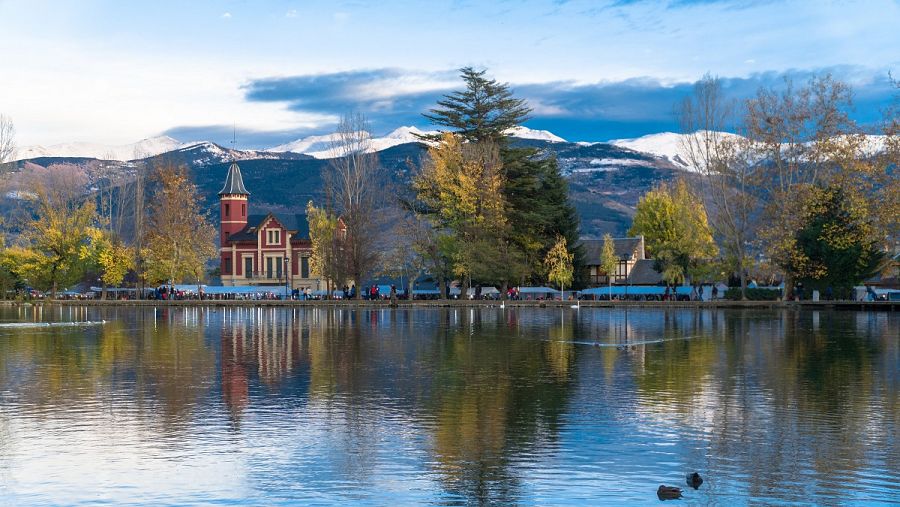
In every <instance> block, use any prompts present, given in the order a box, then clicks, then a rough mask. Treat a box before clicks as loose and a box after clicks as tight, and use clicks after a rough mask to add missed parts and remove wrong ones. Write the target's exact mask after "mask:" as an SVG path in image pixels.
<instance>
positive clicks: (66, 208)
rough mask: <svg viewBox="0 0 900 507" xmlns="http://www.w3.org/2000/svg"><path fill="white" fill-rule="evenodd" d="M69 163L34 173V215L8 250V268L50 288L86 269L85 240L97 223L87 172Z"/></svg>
mask: <svg viewBox="0 0 900 507" xmlns="http://www.w3.org/2000/svg"><path fill="white" fill-rule="evenodd" d="M70 169H71V168H67V167H59V168H51V169H49V170H45V171H43V172H32V173H31V177H30V179H31V184H32V187H31V190H30V192H29V194H28V195H29V197H30V204H31V205H33V207H34V208H33V218H32V219H30V220H28V221H26V223H25V224H23V227H22V234H21V235H20V237H19V243H18V244H17V245H14V246H12V247H10V248H9V249H7V251H6V252H5V261H4V263H5V265H6V266H7V267H8V269H9V270H10V271H12V272H13V273H15V274H16V275H17V276H19V277H20V278H22V279H28V280H29V282H30V283H31V284H32V285H34V286H37V287H44V288H49V289H50V297H51V298H55V297H56V294H57V292H58V291H59V287H60V286H66V285H69V284H72V283H75V282H76V281H78V279H79V278H80V277H81V275H82V273H83V272H84V267H85V263H84V262H83V260H82V258H81V249H82V246H83V245H84V244H85V243H86V242H87V241H88V240H89V235H90V234H92V233H93V231H94V228H95V225H96V218H97V217H96V208H95V206H94V203H93V201H91V200H89V199H85V196H84V195H83V193H82V190H83V188H84V186H85V182H86V180H85V179H84V175H83V174H81V173H78V172H77V171H73V170H70Z"/></svg>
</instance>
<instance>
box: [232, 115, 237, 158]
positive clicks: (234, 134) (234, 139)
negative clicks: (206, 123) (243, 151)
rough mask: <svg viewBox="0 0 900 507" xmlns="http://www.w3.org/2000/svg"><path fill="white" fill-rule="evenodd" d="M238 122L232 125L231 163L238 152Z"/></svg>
mask: <svg viewBox="0 0 900 507" xmlns="http://www.w3.org/2000/svg"><path fill="white" fill-rule="evenodd" d="M236 146H237V122H234V123H232V124H231V161H232V162H234V161H235V160H236V159H237V157H236V156H235V154H234V152H235V151H237V148H236Z"/></svg>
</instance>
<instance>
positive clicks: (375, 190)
mask: <svg viewBox="0 0 900 507" xmlns="http://www.w3.org/2000/svg"><path fill="white" fill-rule="evenodd" d="M368 130H369V125H368V122H367V121H366V119H365V117H363V116H362V115H348V116H345V117H344V118H343V119H342V120H341V123H340V124H339V125H338V129H337V133H336V135H335V138H334V141H333V143H332V146H331V155H332V158H330V159H329V162H328V165H327V167H325V168H324V169H323V173H322V176H323V180H324V182H325V195H326V208H327V209H328V210H329V211H331V212H333V213H334V214H335V215H337V216H339V217H340V218H341V220H342V221H343V224H344V226H345V228H346V234H345V236H344V237H343V238H342V243H343V248H344V252H343V255H342V256H341V260H342V261H343V262H345V263H346V268H345V270H346V272H347V274H348V275H349V277H350V278H351V279H353V281H354V282H355V283H356V284H357V285H359V284H362V283H365V282H366V281H367V280H368V279H369V278H370V277H371V275H372V272H373V271H374V270H375V268H376V267H377V265H378V251H379V248H377V247H378V245H377V240H378V238H379V235H378V234H376V232H375V231H377V230H379V229H381V228H382V227H381V226H382V225H383V224H381V223H379V218H380V217H382V216H384V214H383V211H384V210H383V208H384V202H385V198H384V197H385V195H386V192H385V187H386V185H387V183H388V181H387V177H386V174H385V172H384V170H383V168H382V166H381V162H380V161H379V159H378V154H377V153H376V152H375V150H373V149H372V146H371V142H370V141H371V139H370V136H369V132H368ZM341 283H343V282H341ZM356 294H357V298H359V297H362V291H357V293H356Z"/></svg>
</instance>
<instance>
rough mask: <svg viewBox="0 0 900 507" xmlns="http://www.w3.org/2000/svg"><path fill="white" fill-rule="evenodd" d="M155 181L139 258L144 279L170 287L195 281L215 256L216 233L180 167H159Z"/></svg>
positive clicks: (192, 185) (192, 186)
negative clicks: (163, 283) (143, 270)
mask: <svg viewBox="0 0 900 507" xmlns="http://www.w3.org/2000/svg"><path fill="white" fill-rule="evenodd" d="M156 179H157V181H158V184H159V189H158V190H157V191H156V193H155V195H154V198H153V202H154V207H153V212H152V214H151V215H150V224H149V225H150V226H149V228H148V234H147V238H146V241H144V246H145V249H144V255H143V256H142V257H143V258H144V259H145V261H146V263H147V270H146V274H147V277H148V278H149V279H150V280H152V281H154V282H168V283H171V284H175V283H177V282H179V281H183V280H190V281H199V280H200V279H201V278H202V277H203V271H204V267H205V266H206V262H207V261H209V260H210V259H212V258H213V257H214V256H215V255H216V246H215V237H216V230H215V228H214V227H213V225H212V224H211V223H210V221H209V219H208V218H207V217H206V215H204V214H203V213H201V211H200V208H199V202H200V199H199V196H198V195H197V188H196V187H195V186H194V184H193V183H191V182H190V180H189V179H188V176H187V174H186V172H185V170H184V169H183V168H180V167H175V166H164V167H161V168H159V169H158V170H157V173H156Z"/></svg>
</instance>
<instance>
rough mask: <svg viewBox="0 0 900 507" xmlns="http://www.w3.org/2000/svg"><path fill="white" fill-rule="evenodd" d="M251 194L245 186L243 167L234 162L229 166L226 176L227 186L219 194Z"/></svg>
mask: <svg viewBox="0 0 900 507" xmlns="http://www.w3.org/2000/svg"><path fill="white" fill-rule="evenodd" d="M235 194H237V195H250V192H247V189H246V188H245V187H244V178H243V177H242V176H241V168H240V167H238V165H237V162H232V163H231V167H229V168H228V176H227V177H226V178H225V186H224V187H222V190H219V195H235Z"/></svg>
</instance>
